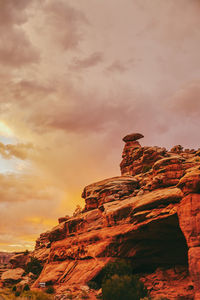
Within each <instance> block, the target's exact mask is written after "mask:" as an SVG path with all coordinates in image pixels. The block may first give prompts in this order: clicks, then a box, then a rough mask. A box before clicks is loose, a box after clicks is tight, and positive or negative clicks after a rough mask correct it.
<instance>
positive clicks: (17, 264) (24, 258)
mask: <svg viewBox="0 0 200 300" xmlns="http://www.w3.org/2000/svg"><path fill="white" fill-rule="evenodd" d="M28 260H29V252H28V251H27V252H20V253H16V254H15V255H13V256H11V258H10V261H9V262H10V264H11V268H12V269H16V268H23V269H24V268H25V266H26V264H27V262H28Z"/></svg>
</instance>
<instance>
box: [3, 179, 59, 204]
mask: <svg viewBox="0 0 200 300" xmlns="http://www.w3.org/2000/svg"><path fill="white" fill-rule="evenodd" d="M55 193H56V192H55V188H54V187H53V186H50V185H49V184H48V183H47V182H46V181H45V180H44V179H42V178H40V177H39V176H38V177H37V176H36V175H29V174H0V203H7V204H9V203H16V202H26V201H30V200H34V201H35V202H36V203H37V202H38V203H39V201H42V200H51V199H53V198H54V197H55Z"/></svg>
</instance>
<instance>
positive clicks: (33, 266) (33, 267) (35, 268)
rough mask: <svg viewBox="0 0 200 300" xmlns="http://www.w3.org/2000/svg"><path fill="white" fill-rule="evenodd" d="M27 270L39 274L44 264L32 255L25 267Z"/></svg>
mask: <svg viewBox="0 0 200 300" xmlns="http://www.w3.org/2000/svg"><path fill="white" fill-rule="evenodd" d="M25 271H26V273H29V272H31V273H33V274H35V275H37V276H39V275H40V273H41V271H42V265H41V263H40V261H39V260H38V259H37V258H36V257H31V261H30V262H28V263H27V265H26V267H25Z"/></svg>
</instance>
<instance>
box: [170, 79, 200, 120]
mask: <svg viewBox="0 0 200 300" xmlns="http://www.w3.org/2000/svg"><path fill="white" fill-rule="evenodd" d="M169 101H170V102H171V105H170V107H171V110H173V111H174V112H175V113H176V114H178V115H184V116H186V117H189V118H193V117H198V118H199V111H200V81H195V82H192V83H190V84H187V85H185V86H184V87H182V88H181V89H179V90H178V91H177V92H176V93H175V95H174V96H173V97H172V98H171V99H169Z"/></svg>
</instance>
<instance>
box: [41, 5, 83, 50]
mask: <svg viewBox="0 0 200 300" xmlns="http://www.w3.org/2000/svg"><path fill="white" fill-rule="evenodd" d="M43 17H44V24H43V25H44V26H43V27H38V30H39V31H40V32H44V33H45V34H46V35H47V36H48V38H49V39H51V40H53V41H54V42H56V43H57V46H60V47H61V48H62V49H64V50H69V49H74V48H76V47H77V46H78V44H79V42H80V41H81V40H82V39H83V32H82V26H84V25H88V20H87V18H86V17H85V15H84V13H83V12H82V11H81V10H79V9H77V8H74V7H73V6H71V5H69V4H68V3H67V2H66V1H63V0H58V1H54V0H49V1H46V2H45V4H44V5H43Z"/></svg>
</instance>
